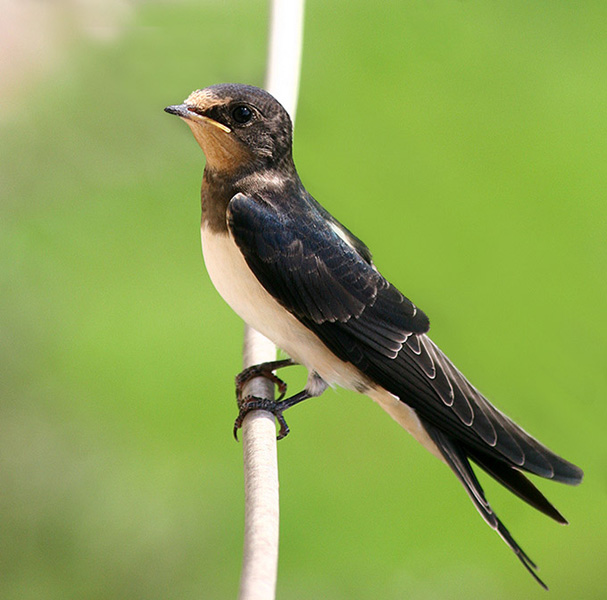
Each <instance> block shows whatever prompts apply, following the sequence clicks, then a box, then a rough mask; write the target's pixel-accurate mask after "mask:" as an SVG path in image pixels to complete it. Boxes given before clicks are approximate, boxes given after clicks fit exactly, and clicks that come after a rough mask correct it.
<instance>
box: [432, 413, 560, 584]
mask: <svg viewBox="0 0 607 600" xmlns="http://www.w3.org/2000/svg"><path fill="white" fill-rule="evenodd" d="M424 425H425V427H426V430H427V431H428V434H429V435H430V437H431V438H432V440H433V441H434V443H435V444H436V445H437V447H438V449H439V450H440V451H441V453H442V455H443V457H444V459H445V462H446V463H447V464H448V465H449V466H450V467H451V469H452V470H453V471H454V473H455V475H456V476H457V478H458V479H459V480H460V482H461V483H462V484H463V485H464V488H465V489H466V492H467V493H468V495H469V496H470V499H471V500H472V502H473V503H474V506H476V508H477V510H478V512H479V513H480V514H481V516H482V517H483V519H484V520H485V521H486V522H487V523H488V524H489V526H490V527H491V528H493V529H495V530H496V531H497V533H498V534H499V535H500V537H501V538H502V539H503V540H504V542H506V544H507V545H508V547H509V548H510V549H511V550H512V551H513V552H514V554H515V555H516V557H517V558H518V559H519V560H520V561H521V564H522V565H523V566H524V567H525V569H527V571H528V572H529V573H530V574H531V576H532V577H533V578H534V579H535V580H536V581H537V582H538V583H539V584H540V585H541V586H542V587H543V588H544V589H545V590H547V589H548V586H547V585H546V584H545V583H544V582H543V581H542V580H541V579H540V578H539V576H538V575H537V573H536V570H537V565H536V564H535V563H534V562H533V561H532V560H531V559H530V558H529V556H528V555H527V553H526V552H525V551H524V550H523V549H522V548H521V547H520V546H519V544H518V543H517V542H516V540H515V539H514V538H513V537H512V535H511V534H510V532H509V531H508V529H507V528H506V526H505V525H504V524H503V523H502V522H501V520H500V519H499V518H498V516H497V515H496V514H495V513H494V512H493V509H492V508H491V505H490V504H489V502H488V501H487V499H486V498H485V493H484V491H483V488H482V486H481V484H480V483H479V481H478V479H477V477H476V474H475V473H474V471H473V470H472V467H471V465H470V462H469V461H468V452H467V451H466V450H465V449H464V448H463V447H462V446H461V445H460V444H458V443H457V442H455V441H453V440H452V439H450V438H449V437H448V436H447V435H446V434H444V433H443V432H442V431H440V430H438V429H436V428H435V427H433V426H431V425H428V424H424ZM481 460H482V459H481ZM477 462H479V461H477ZM479 464H480V462H479ZM487 465H488V468H486V470H487V472H489V473H490V474H491V475H494V473H493V472H492V471H494V472H495V473H496V474H497V477H496V478H497V479H498V481H500V482H501V483H504V485H506V487H508V488H509V489H512V485H516V490H514V489H513V490H512V491H514V492H515V493H516V494H517V495H519V496H521V498H523V499H524V500H526V501H527V502H529V503H530V504H532V505H534V506H535V504H534V503H533V502H532V500H533V501H535V502H538V498H537V494H539V496H540V497H541V498H543V501H544V502H545V503H546V504H548V505H549V506H550V507H551V508H552V509H553V510H554V511H555V512H556V514H557V515H558V516H559V517H560V519H563V517H562V515H560V513H558V511H556V509H554V508H553V507H552V506H551V505H550V503H549V502H548V501H547V500H546V499H545V498H544V497H543V495H542V494H541V493H540V492H539V490H537V489H536V488H535V486H533V484H531V482H529V481H528V480H527V479H526V478H525V477H524V476H523V479H525V481H526V483H527V484H528V486H531V488H533V490H535V492H537V494H534V493H532V492H531V491H530V488H529V487H528V486H524V485H522V486H521V485H520V484H521V482H520V481H519V480H518V478H516V477H512V476H510V475H504V473H503V472H502V470H501V469H499V468H497V469H496V468H495V465H493V464H492V462H491V460H489V461H488V462H487V461H486V464H485V465H481V466H482V467H483V468H485V467H486V466H487ZM494 476H495V475H494ZM502 480H504V481H502ZM521 489H522V490H523V491H522V492H520V490H521ZM523 493H524V494H525V495H524V496H523V495H522V494H523ZM539 504H540V506H541V507H542V508H540V510H541V511H542V512H546V510H544V509H545V505H544V504H543V503H542V501H541V500H540V501H539ZM546 514H549V512H547V513H546ZM549 516H553V518H556V517H555V516H554V515H552V514H549ZM557 520H559V519H558V518H557ZM563 520H564V519H563Z"/></svg>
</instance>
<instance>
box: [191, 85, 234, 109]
mask: <svg viewBox="0 0 607 600" xmlns="http://www.w3.org/2000/svg"><path fill="white" fill-rule="evenodd" d="M231 100H232V98H230V97H227V96H218V95H217V94H216V93H215V92H214V91H213V90H210V89H208V88H205V89H204V90H195V91H193V92H192V93H191V94H190V95H189V96H188V97H187V98H186V99H185V100H184V104H191V105H193V106H197V107H198V108H201V109H203V110H205V109H207V108H210V107H211V106H214V105H215V104H220V103H221V104H227V103H228V102H230V101H231Z"/></svg>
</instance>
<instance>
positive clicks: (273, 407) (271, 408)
mask: <svg viewBox="0 0 607 600" xmlns="http://www.w3.org/2000/svg"><path fill="white" fill-rule="evenodd" d="M245 371H246V369H245ZM243 373H244V371H243ZM241 374H242V373H241ZM279 389H280V387H279ZM285 391H286V385H285ZM282 395H283V396H284V392H283V394H282ZM288 407H289V404H286V403H284V402H279V401H277V400H269V399H268V398H258V397H257V396H245V397H244V398H242V397H238V409H239V412H238V416H237V417H236V420H235V421H234V439H235V440H236V441H238V430H239V429H240V428H241V427H242V422H243V421H244V418H245V417H246V416H247V414H249V413H250V412H251V411H252V410H266V411H268V412H270V413H272V414H273V415H274V416H275V417H276V420H277V421H278V424H279V425H280V430H279V432H278V435H277V436H276V439H277V440H282V438H284V437H286V436H287V434H288V433H289V426H288V425H287V422H286V421H285V418H284V417H283V415H282V413H283V411H284V410H285V409H286V408H288Z"/></svg>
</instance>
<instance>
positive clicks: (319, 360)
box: [201, 226, 441, 458]
mask: <svg viewBox="0 0 607 600" xmlns="http://www.w3.org/2000/svg"><path fill="white" fill-rule="evenodd" d="M201 234H202V253H203V256H204V261H205V264H206V267H207V271H208V272H209V276H210V277H211V281H212V282H213V285H214V286H215V287H216V288H217V291H218V292H219V293H220V294H221V296H222V297H223V299H224V300H225V301H226V302H227V303H228V304H229V305H230V307H231V308H232V309H233V310H234V312H236V313H237V314H238V315H239V316H240V317H241V318H242V319H243V320H244V321H245V322H246V323H248V324H249V325H250V326H251V327H253V328H254V329H256V330H257V331H259V332H260V333H262V334H263V335H265V336H266V337H267V338H268V339H270V340H272V341H273V342H274V343H275V344H276V345H277V346H278V347H279V348H281V349H282V350H284V351H285V352H286V353H287V354H288V355H289V356H290V357H291V358H293V359H294V360H295V361H296V362H298V363H300V364H302V365H304V366H305V367H306V368H307V369H308V370H309V371H315V372H316V373H318V374H319V375H320V376H321V377H322V378H323V379H324V380H325V381H326V382H327V383H328V384H329V385H339V386H340V387H343V388H346V389H351V390H356V389H357V388H360V387H361V385H364V384H368V382H367V381H365V378H364V377H363V376H362V375H361V373H360V372H359V371H358V369H356V368H355V367H354V366H353V365H351V364H350V363H346V362H344V361H342V360H340V359H338V358H337V357H336V356H335V355H334V354H333V353H332V352H330V351H329V349H328V348H327V347H326V346H325V345H324V344H323V343H322V342H321V341H320V340H319V339H318V338H317V337H316V335H314V334H313V333H312V332H311V331H310V330H309V329H308V328H307V327H305V326H304V325H302V324H301V323H300V322H299V321H298V320H297V319H296V318H295V317H293V316H292V315H291V314H290V313H289V312H287V311H286V310H285V309H284V308H283V307H282V306H280V305H279V304H278V302H276V300H274V298H273V297H272V296H271V295H270V294H269V293H268V292H266V290H265V289H264V288H263V286H262V285H261V284H260V283H259V281H258V280H257V278H256V277H255V275H254V274H253V272H252V271H251V270H250V268H249V266H248V265H247V264H246V262H245V259H244V257H243V255H242V253H241V252H240V250H239V249H238V246H236V244H235V242H234V240H233V239H232V237H231V236H230V235H221V234H217V233H214V232H212V231H210V230H208V229H205V227H204V226H203V228H202V230H201ZM367 394H368V395H369V396H370V397H371V398H372V399H373V400H375V401H376V402H377V403H378V404H379V405H380V406H381V407H382V408H383V409H384V410H385V411H386V412H387V413H388V414H389V415H390V416H391V417H392V418H393V419H394V420H395V421H396V422H397V423H399V424H400V425H402V427H404V428H405V429H406V430H407V431H408V432H409V433H411V435H413V436H414V437H415V438H416V439H417V440H418V441H419V442H420V443H421V444H423V445H424V446H425V447H426V448H428V450H430V451H431V452H432V453H433V454H435V455H436V456H438V457H439V458H440V457H441V455H440V452H439V451H438V449H437V448H436V446H435V444H434V442H433V441H432V440H431V439H430V438H429V436H428V434H427V433H426V431H425V429H424V428H423V426H422V425H421V423H420V421H419V419H418V417H417V415H416V414H415V411H413V410H412V409H411V408H409V407H408V406H407V405H406V404H404V403H403V402H401V401H400V400H399V399H398V398H397V397H396V396H393V395H392V394H390V393H389V392H387V391H386V390H384V389H383V388H380V387H376V388H371V389H369V390H368V391H367Z"/></svg>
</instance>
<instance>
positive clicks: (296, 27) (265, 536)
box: [238, 0, 304, 600]
mask: <svg viewBox="0 0 607 600" xmlns="http://www.w3.org/2000/svg"><path fill="white" fill-rule="evenodd" d="M303 12H304V0H272V14H271V21H270V23H271V24H270V40H269V48H268V67H267V72H266V82H265V85H266V89H267V90H268V92H270V93H271V94H272V95H273V96H274V97H275V98H276V99H277V100H278V101H279V102H280V103H281V104H282V105H283V106H284V107H285V108H286V110H287V111H288V113H289V114H290V115H291V120H292V121H293V122H295V110H296V107H297V95H298V91H299V73H300V70H301V68H300V67H301V47H302V39H303ZM275 359H276V348H275V347H274V345H273V344H272V342H270V340H268V339H267V338H265V337H264V336H263V335H261V334H260V333H258V332H257V331H255V330H254V329H251V328H250V327H248V326H245V333H244V347H243V367H244V368H246V367H249V366H252V365H256V364H260V363H263V362H267V361H271V360H275ZM244 393H245V394H251V395H254V396H259V397H265V398H273V397H274V385H273V384H272V383H271V382H269V381H268V380H267V379H264V378H262V377H258V378H257V379H254V380H252V381H251V382H250V383H249V384H248V385H247V387H246V389H245V390H244ZM242 441H243V460H244V485H245V533H244V551H243V564H242V572H241V576H240V591H239V594H238V598H239V600H273V599H274V598H275V596H276V576H277V570H278V533H279V501H278V500H279V499H278V461H277V455H276V425H275V423H274V416H273V415H272V414H270V413H268V412H266V411H262V410H256V411H253V412H251V413H249V414H248V415H247V416H246V417H245V419H244V422H243V425H242Z"/></svg>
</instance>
